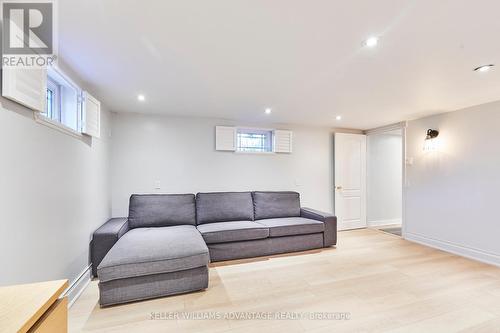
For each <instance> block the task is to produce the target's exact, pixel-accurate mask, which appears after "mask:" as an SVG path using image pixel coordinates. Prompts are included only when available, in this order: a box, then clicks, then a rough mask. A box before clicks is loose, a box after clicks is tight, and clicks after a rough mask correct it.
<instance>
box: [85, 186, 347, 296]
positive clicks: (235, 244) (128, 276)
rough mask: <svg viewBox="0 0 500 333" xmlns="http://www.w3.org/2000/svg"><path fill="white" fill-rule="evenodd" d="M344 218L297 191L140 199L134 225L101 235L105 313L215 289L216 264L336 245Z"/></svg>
mask: <svg viewBox="0 0 500 333" xmlns="http://www.w3.org/2000/svg"><path fill="white" fill-rule="evenodd" d="M336 242H337V219H336V218H335V216H333V215H330V214H325V213H321V212H318V211H315V210H312V209H308V208H301V207H300V198H299V194H298V193H296V192H214V193H198V194H197V195H196V196H195V195H194V194H161V195H157V194H151V195H132V196H131V198H130V205H129V216H128V218H114V219H111V220H109V221H108V222H106V223H105V224H104V225H103V226H101V227H100V228H99V229H97V230H96V231H95V232H94V235H93V239H92V243H91V260H92V269H93V274H94V276H96V275H97V276H98V278H99V291H100V298H99V302H100V304H101V306H108V305H114V304H120V303H125V302H131V301H137V300H143V299H149V298H154V297H160V296H167V295H173V294H179V293H185V292H189V291H196V290H202V289H206V288H207V287H208V264H209V262H210V261H212V262H215V261H221V260H231V259H242V258H249V257H257V256H265V255H271V254H278V253H286V252H294V251H303V250H309V249H316V248H322V247H329V246H333V245H336Z"/></svg>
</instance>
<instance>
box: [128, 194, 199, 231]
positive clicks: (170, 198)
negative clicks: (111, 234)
mask: <svg viewBox="0 0 500 333" xmlns="http://www.w3.org/2000/svg"><path fill="white" fill-rule="evenodd" d="M128 223H129V227H130V228H145V227H168V226H173V225H183V224H191V225H196V209H195V196H194V194H133V195H132V196H131V197H130V204H129V211H128Z"/></svg>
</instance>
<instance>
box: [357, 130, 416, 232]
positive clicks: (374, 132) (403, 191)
mask: <svg viewBox="0 0 500 333" xmlns="http://www.w3.org/2000/svg"><path fill="white" fill-rule="evenodd" d="M407 127H408V122H407V121H403V122H399V123H395V124H391V125H387V126H383V127H377V128H374V129H370V130H366V131H365V132H364V133H365V134H366V136H367V137H368V136H369V135H377V134H384V133H388V132H392V131H394V130H398V129H400V130H401V136H402V137H401V139H402V145H401V147H402V148H401V149H402V160H401V166H402V177H403V179H402V181H401V184H402V188H401V195H402V198H401V205H402V207H401V237H402V238H403V239H405V238H406V223H405V221H406V188H407V177H406V175H407V170H406V168H407V166H408V163H407V159H406V130H407ZM367 149H368V144H367ZM367 157H368V156H367ZM367 163H368V159H367ZM367 198H368V197H367Z"/></svg>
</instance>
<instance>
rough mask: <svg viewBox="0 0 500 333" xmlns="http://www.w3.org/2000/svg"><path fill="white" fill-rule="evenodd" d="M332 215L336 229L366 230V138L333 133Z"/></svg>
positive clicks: (357, 135) (358, 135)
mask: <svg viewBox="0 0 500 333" xmlns="http://www.w3.org/2000/svg"><path fill="white" fill-rule="evenodd" d="M335 215H336V216H337V223H338V229H339V230H348V229H357V228H365V227H366V136H365V135H361V134H343V133H336V134H335Z"/></svg>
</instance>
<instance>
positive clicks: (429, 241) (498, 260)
mask: <svg viewBox="0 0 500 333" xmlns="http://www.w3.org/2000/svg"><path fill="white" fill-rule="evenodd" d="M403 236H404V239H406V240H409V241H412V242H415V243H419V244H422V245H426V246H430V247H433V248H436V249H439V250H443V251H446V252H450V253H453V254H456V255H459V256H462V257H466V258H469V259H473V260H477V261H480V262H484V263H486V264H490V265H495V266H500V256H499V255H497V254H494V253H488V252H485V251H482V250H478V249H475V248H471V247H467V246H462V245H459V244H455V243H452V242H447V241H443V240H439V239H434V238H429V237H426V236H422V235H418V234H414V233H411V232H406V233H405V234H404V235H403Z"/></svg>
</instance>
